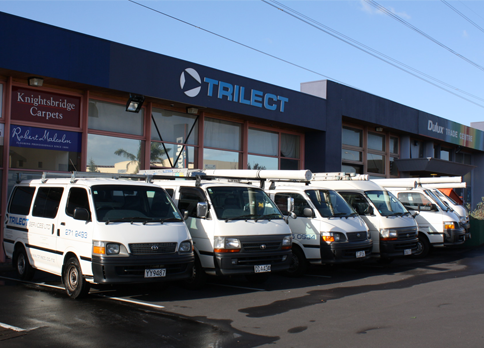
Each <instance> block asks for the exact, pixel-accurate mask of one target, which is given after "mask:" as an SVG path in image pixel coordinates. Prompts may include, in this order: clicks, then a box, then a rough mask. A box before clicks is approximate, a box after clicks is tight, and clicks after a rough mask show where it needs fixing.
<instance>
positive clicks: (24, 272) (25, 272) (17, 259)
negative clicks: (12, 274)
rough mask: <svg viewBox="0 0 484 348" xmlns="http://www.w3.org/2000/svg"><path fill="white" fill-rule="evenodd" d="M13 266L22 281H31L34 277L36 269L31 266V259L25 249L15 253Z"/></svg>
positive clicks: (21, 248)
mask: <svg viewBox="0 0 484 348" xmlns="http://www.w3.org/2000/svg"><path fill="white" fill-rule="evenodd" d="M13 264H14V265H15V270H16V271H17V273H18V275H19V278H20V279H22V280H31V279H32V278H33V277H34V273H35V269H34V268H33V267H32V266H31V265H30V262H29V258H28V256H27V253H26V252H25V249H24V248H23V247H20V248H19V249H18V250H17V251H16V252H15V256H14V260H13Z"/></svg>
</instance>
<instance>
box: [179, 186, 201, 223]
mask: <svg viewBox="0 0 484 348" xmlns="http://www.w3.org/2000/svg"><path fill="white" fill-rule="evenodd" d="M198 202H206V199H205V196H204V195H203V192H202V191H201V190H199V189H194V188H185V187H182V188H180V198H178V209H180V210H181V211H182V212H183V211H185V210H186V211H188V216H190V217H197V203H198Z"/></svg>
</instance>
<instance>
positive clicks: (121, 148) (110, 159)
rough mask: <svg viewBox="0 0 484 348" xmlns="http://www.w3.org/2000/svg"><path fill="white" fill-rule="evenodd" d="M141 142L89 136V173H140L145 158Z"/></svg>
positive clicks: (95, 135) (94, 135)
mask: <svg viewBox="0 0 484 348" xmlns="http://www.w3.org/2000/svg"><path fill="white" fill-rule="evenodd" d="M143 147H144V142H143V141H141V140H134V139H125V138H116V137H109V136H104V135H97V134H89V135H88V140H87V171H89V172H100V173H128V174H134V173H137V172H138V171H139V168H140V163H143V162H144V158H143V154H144V151H143Z"/></svg>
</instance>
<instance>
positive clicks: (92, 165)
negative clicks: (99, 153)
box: [87, 157, 99, 173]
mask: <svg viewBox="0 0 484 348" xmlns="http://www.w3.org/2000/svg"><path fill="white" fill-rule="evenodd" d="M87 171H88V172H93V173H99V170H97V165H96V163H94V161H93V159H92V157H91V159H90V160H89V164H88V165H87Z"/></svg>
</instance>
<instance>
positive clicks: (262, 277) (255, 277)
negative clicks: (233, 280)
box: [245, 272, 270, 284]
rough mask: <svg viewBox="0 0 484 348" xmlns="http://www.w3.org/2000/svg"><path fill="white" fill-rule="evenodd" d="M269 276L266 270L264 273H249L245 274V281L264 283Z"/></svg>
mask: <svg viewBox="0 0 484 348" xmlns="http://www.w3.org/2000/svg"><path fill="white" fill-rule="evenodd" d="M269 276H270V273H268V272H266V273H251V274H246V275H245V279H247V281H248V282H249V283H253V284H264V283H265V282H266V281H267V279H269Z"/></svg>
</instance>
